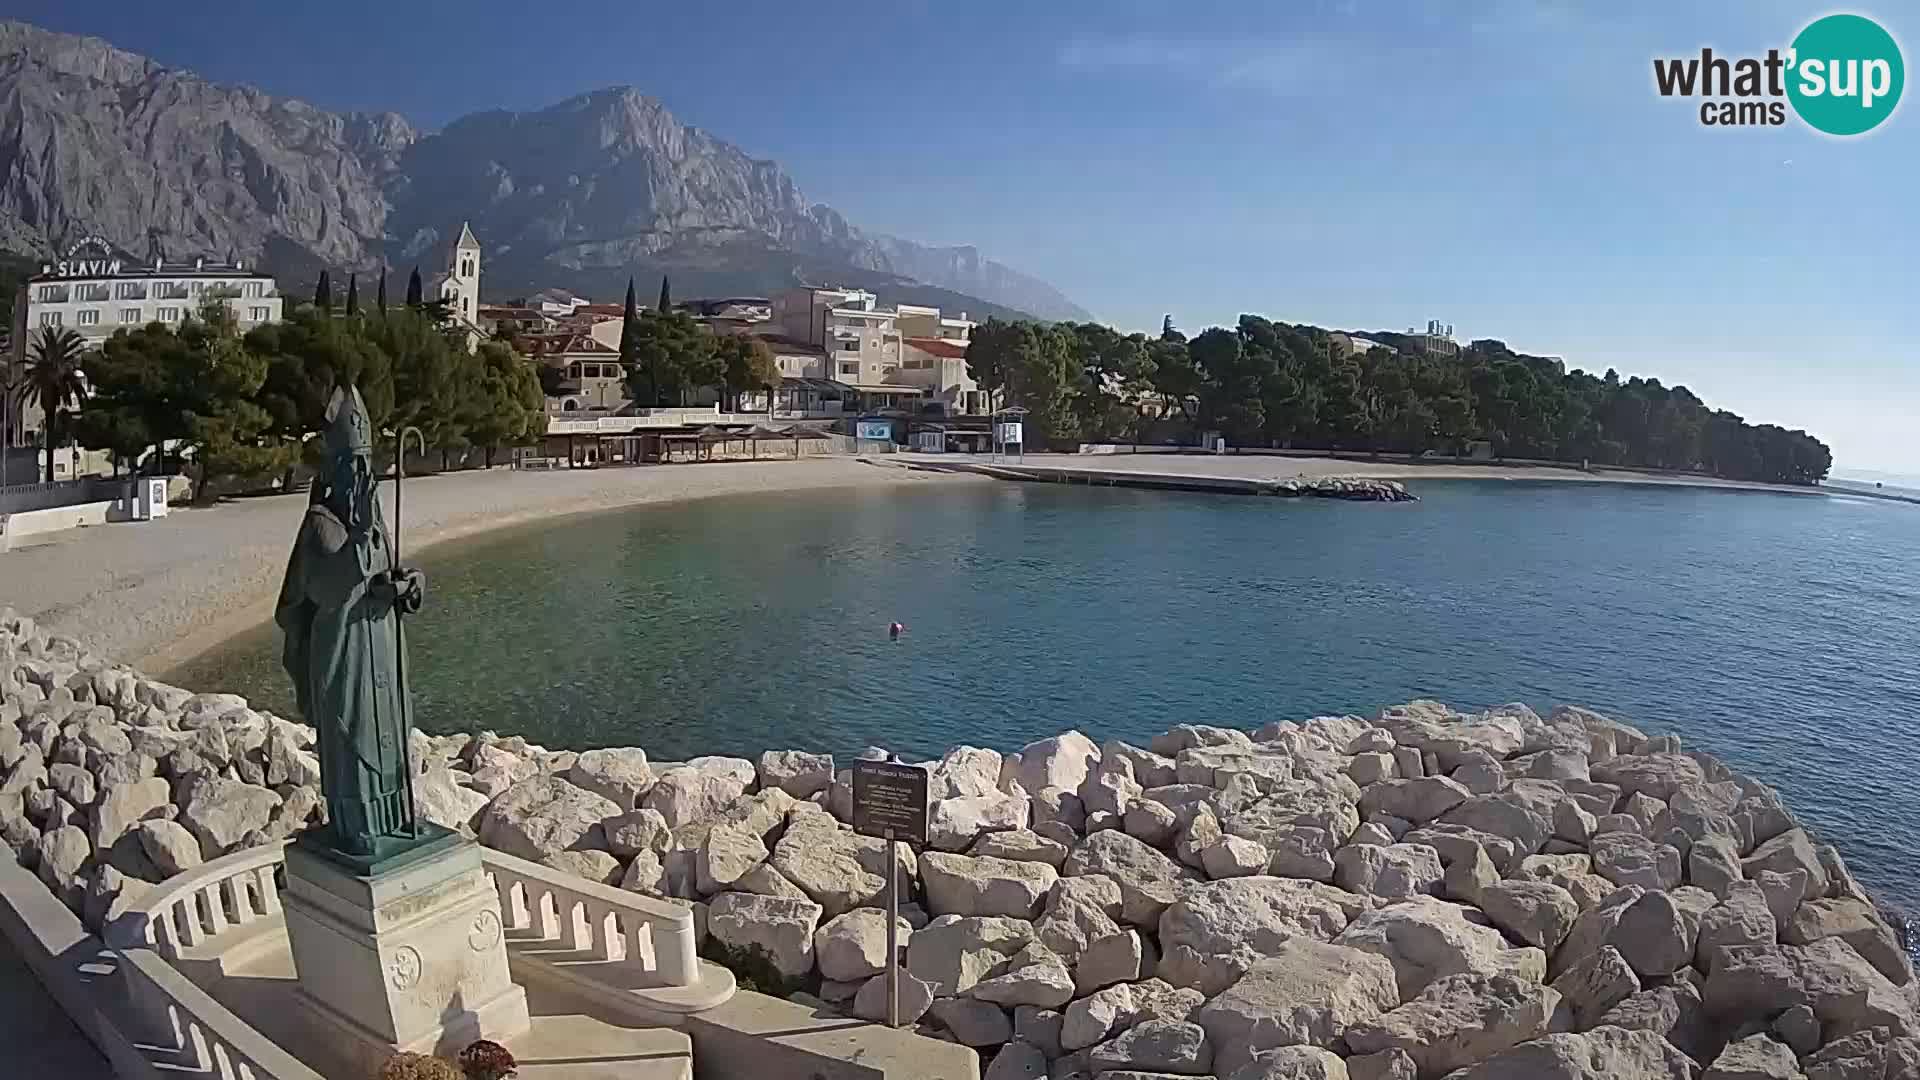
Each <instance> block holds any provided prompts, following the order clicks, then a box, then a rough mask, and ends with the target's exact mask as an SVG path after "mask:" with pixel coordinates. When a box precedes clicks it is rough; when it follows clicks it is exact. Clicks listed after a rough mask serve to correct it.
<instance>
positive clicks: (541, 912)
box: [481, 851, 701, 989]
mask: <svg viewBox="0 0 1920 1080" xmlns="http://www.w3.org/2000/svg"><path fill="white" fill-rule="evenodd" d="M481 865H482V866H483V867H485V869H486V871H487V877H488V879H489V880H490V881H491V882H492V884H493V887H494V889H495V890H496V891H497V892H498V893H499V895H500V921H501V922H502V923H503V924H504V925H505V926H506V929H507V939H508V941H509V942H511V943H513V944H514V945H516V946H519V947H520V949H521V950H522V951H525V950H526V947H527V946H528V945H540V946H558V947H560V948H564V949H567V950H570V951H572V952H573V953H575V954H578V955H580V956H581V957H582V958H583V959H592V960H598V961H605V962H607V963H609V964H613V965H618V966H619V967H620V968H621V969H623V970H621V971H619V972H617V973H616V972H610V971H601V972H598V973H597V976H596V979H595V981H598V982H606V981H614V982H617V983H618V984H619V985H620V986H622V987H624V988H626V989H644V988H648V987H669V986H693V985H695V984H696V983H698V982H699V981H700V979H701V965H700V962H699V958H698V957H697V956H696V955H695V952H694V941H693V910H692V909H691V908H689V907H687V906H686V905H684V904H680V903H676V902H674V901H670V900H655V899H653V898H652V897H649V896H642V895H641V894H639V893H635V892H629V891H627V890H625V889H616V888H614V887H612V886H610V885H602V884H600V883H599V882H594V881H587V880H585V879H583V878H577V877H574V876H573V875H571V874H567V873H562V872H561V871H558V870H554V869H551V868H549V867H545V866H541V865H540V864H539V863H533V862H528V861H527V860H525V859H516V858H514V857H513V856H511V855H503V854H501V853H500V852H497V851H486V852H483V853H482V854H481ZM609 976H613V978H611V979H609Z"/></svg>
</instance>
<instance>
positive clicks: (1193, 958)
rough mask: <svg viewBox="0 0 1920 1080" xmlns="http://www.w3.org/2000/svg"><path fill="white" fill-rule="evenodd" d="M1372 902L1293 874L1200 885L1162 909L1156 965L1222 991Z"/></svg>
mask: <svg viewBox="0 0 1920 1080" xmlns="http://www.w3.org/2000/svg"><path fill="white" fill-rule="evenodd" d="M1366 907H1367V902H1366V901H1365V900H1362V899H1361V898H1359V897H1356V896H1354V895H1352V894H1351V893H1347V892H1344V891H1342V890H1340V889H1337V888H1334V887H1333V886H1330V885H1323V884H1321V883H1319V882H1313V881H1297V880H1294V879H1291V878H1275V877H1244V878H1230V879H1227V880H1225V881H1213V882H1207V883H1206V884H1202V885H1196V886H1193V887H1192V888H1190V889H1188V890H1187V891H1186V893H1185V895H1184V896H1182V897H1181V898H1180V899H1179V900H1177V901H1175V902H1174V903H1173V904H1171V905H1170V906H1168V908H1167V909H1166V911H1165V913H1164V914H1162V915H1161V916H1160V920H1159V940H1160V949H1161V957H1160V964H1159V967H1158V968H1156V969H1155V970H1156V972H1157V973H1158V974H1159V976H1160V977H1161V978H1164V979H1165V980H1167V981H1168V982H1169V983H1172V984H1173V985H1175V986H1187V987H1192V988H1194V989H1197V990H1199V991H1200V992H1201V993H1203V994H1208V995H1212V994H1217V993H1219V992H1220V991H1222V990H1224V989H1226V988H1227V987H1229V986H1231V985H1233V983H1234V982H1235V981H1236V980H1237V979H1239V978H1240V976H1241V975H1242V974H1244V973H1245V972H1246V971H1247V970H1248V969H1250V968H1251V967H1252V966H1253V964H1254V962H1255V961H1256V960H1258V959H1260V958H1261V957H1263V956H1272V955H1274V954H1275V953H1276V952H1277V951H1278V950H1279V948H1280V946H1281V945H1282V944H1284V943H1285V942H1286V941H1288V940H1290V939H1293V938H1297V937H1307V938H1311V939H1314V940H1316V941H1327V940H1329V939H1331V938H1333V937H1334V935H1336V934H1339V933H1341V932H1342V931H1343V930H1345V929H1346V928H1347V926H1348V924H1349V923H1350V922H1351V921H1352V920H1353V918H1354V917H1355V916H1356V915H1358V914H1360V912H1362V911H1364V910H1365V909H1366ZM1496 936H1497V934H1496Z"/></svg>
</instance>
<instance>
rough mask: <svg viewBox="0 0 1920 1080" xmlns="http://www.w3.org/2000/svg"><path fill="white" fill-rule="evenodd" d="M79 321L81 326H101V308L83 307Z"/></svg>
mask: <svg viewBox="0 0 1920 1080" xmlns="http://www.w3.org/2000/svg"><path fill="white" fill-rule="evenodd" d="M78 321H79V323H80V325H81V326H99V325H100V309H99V308H85V309H82V310H81V312H80V318H79V320H78Z"/></svg>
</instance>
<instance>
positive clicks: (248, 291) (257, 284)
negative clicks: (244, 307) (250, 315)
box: [242, 281, 267, 300]
mask: <svg viewBox="0 0 1920 1080" xmlns="http://www.w3.org/2000/svg"><path fill="white" fill-rule="evenodd" d="M242 295H244V296H246V297H247V298H248V299H250V300H257V299H259V298H260V297H262V296H265V295H267V283H266V282H264V281H249V282H247V285H246V288H245V289H244V290H243V292H242Z"/></svg>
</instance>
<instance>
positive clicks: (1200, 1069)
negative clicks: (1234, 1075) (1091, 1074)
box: [1087, 1019, 1213, 1076]
mask: <svg viewBox="0 0 1920 1080" xmlns="http://www.w3.org/2000/svg"><path fill="white" fill-rule="evenodd" d="M1087 1062H1088V1064H1090V1065H1092V1066H1093V1068H1094V1070H1095V1072H1096V1074H1111V1073H1114V1072H1117V1071H1121V1070H1133V1071H1135V1072H1140V1073H1168V1074H1172V1075H1175V1076H1204V1075H1211V1073H1212V1070H1213V1046H1212V1045H1211V1044H1210V1043H1208V1042H1207V1033H1206V1031H1205V1030H1204V1029H1203V1028H1201V1027H1200V1025H1198V1024H1195V1023H1191V1022H1189V1021H1184V1020H1160V1019H1154V1020H1142V1021H1141V1022H1140V1023H1138V1024H1135V1025H1134V1026H1132V1027H1130V1028H1128V1029H1127V1030H1125V1031H1123V1032H1121V1033H1120V1034H1119V1035H1116V1036H1114V1037H1113V1038H1112V1039H1109V1040H1107V1041H1106V1042H1104V1043H1101V1044H1100V1045H1098V1046H1095V1047H1094V1048H1093V1049H1092V1050H1091V1051H1089V1052H1088V1054H1087Z"/></svg>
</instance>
